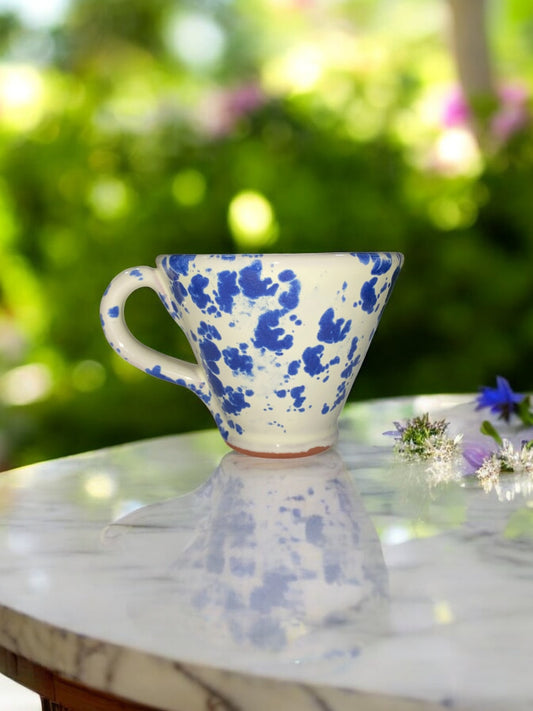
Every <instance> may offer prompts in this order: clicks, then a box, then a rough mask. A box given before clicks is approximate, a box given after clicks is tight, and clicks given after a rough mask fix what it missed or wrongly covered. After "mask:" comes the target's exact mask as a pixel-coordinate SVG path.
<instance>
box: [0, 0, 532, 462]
mask: <svg viewBox="0 0 533 711" xmlns="http://www.w3.org/2000/svg"><path fill="white" fill-rule="evenodd" d="M532 45H533V10H532V8H531V2H530V0H494V1H491V0H486V1H484V0H194V1H193V0H189V1H188V0H105V1H103V0H70V1H69V0H47V2H42V3H41V2H36V1H35V0H0V53H1V57H0V468H4V469H5V468H8V467H14V466H19V465H22V464H26V463H30V462H33V461H36V460H41V459H45V458H50V457H57V456H62V455H66V454H70V453H74V452H80V451H84V450H88V449H92V448H96V447H102V446H105V445H110V444H114V443H119V442H125V441H130V440H134V439H139V438H145V437H152V436H159V435H163V434H167V433H175V432H181V431H185V430H190V429H199V428H205V427H211V426H212V421H211V417H210V415H209V413H208V412H207V410H206V409H205V408H204V406H203V405H202V403H201V402H200V401H199V400H198V399H197V398H196V397H195V396H194V395H192V394H191V393H189V392H188V391H186V390H185V389H183V388H178V387H175V386H172V385H170V384H168V383H165V382H163V381H159V380H156V379H155V378H150V377H149V376H146V375H144V374H143V373H141V372H139V371H138V370H136V369H134V368H133V367H131V366H129V365H127V364H126V363H125V362H124V361H122V360H121V359H120V358H119V357H118V356H116V355H115V354H114V353H113V351H112V350H111V348H110V347H109V346H108V344H107V342H106V341H105V339H104V337H103V335H102V332H101V329H100V323H99V317H98V306H99V301H100V297H101V294H102V292H103V291H104V289H105V287H106V286H107V284H108V282H109V281H110V279H111V278H112V277H113V276H114V275H115V274H116V273H117V272H119V271H121V270H122V269H124V268H127V267H132V266H137V265H140V264H149V265H153V263H154V258H155V256H156V255H157V254H160V253H167V252H235V251H237V252H239V251H241V252H242V251H280V252H281V251H283V252H285V251H294V252H298V251H323V250H328V251H330V250H335V251H336V250H349V251H354V250H399V251H402V252H403V253H404V254H405V256H406V263H405V267H404V270H403V272H402V274H401V276H400V278H399V280H398V282H397V285H396V288H395V292H394V294H393V296H392V299H391V301H390V302H389V305H388V307H387V309H386V311H385V314H384V316H383V319H382V322H381V325H380V328H379V329H378V332H377V335H376V337H375V339H374V342H373V344H372V347H371V349H370V352H369V354H368V357H367V360H366V362H365V365H364V367H363V369H362V371H361V373H360V375H359V377H358V380H357V382H356V385H355V387H354V389H353V392H352V396H351V397H352V398H353V399H363V398H375V397H386V396H394V395H404V394H411V393H415V392H424V393H435V392H464V391H467V392H472V391H475V390H477V388H478V386H480V385H482V384H488V385H492V384H493V381H494V378H495V376H496V374H501V375H504V376H506V377H507V378H509V380H510V381H511V384H512V385H513V386H514V387H515V389H516V390H522V391H523V390H528V389H531V388H532V377H531V362H532V357H533V280H532V277H531V267H532V265H533V140H532V133H531V126H530V120H529V118H530V117H529V108H530V89H531V87H532V86H533V83H532V82H533V52H532V51H531V50H532ZM128 305H129V308H128V322H129V325H130V327H131V329H132V330H133V331H134V333H135V334H136V335H137V336H138V337H139V338H140V339H141V340H144V341H146V342H147V343H149V344H150V345H152V346H153V347H155V348H158V349H160V350H165V351H167V352H170V353H172V354H174V355H178V356H181V357H185V358H190V351H189V347H188V344H187V343H186V341H185V339H184V338H182V337H181V334H180V333H179V330H178V329H177V328H176V327H174V326H173V325H172V322H171V321H170V319H169V317H168V315H167V314H166V313H165V312H164V310H163V309H162V307H161V305H160V303H159V301H158V299H157V297H156V296H155V295H154V294H153V293H152V292H150V291H149V290H146V289H144V290H142V291H140V292H137V293H136V294H134V296H132V297H131V299H130V301H129V302H128Z"/></svg>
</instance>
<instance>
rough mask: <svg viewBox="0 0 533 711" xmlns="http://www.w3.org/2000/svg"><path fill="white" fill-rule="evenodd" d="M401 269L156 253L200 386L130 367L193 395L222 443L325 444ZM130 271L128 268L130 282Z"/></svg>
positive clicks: (165, 298) (329, 260)
mask: <svg viewBox="0 0 533 711" xmlns="http://www.w3.org/2000/svg"><path fill="white" fill-rule="evenodd" d="M402 263H403V257H402V256H401V255H400V254H398V253H388V252H379V253H377V252H368V253H358V252H354V253H351V254H347V253H345V254H343V255H340V254H338V255H335V254H331V255H327V254H326V255H324V254H322V255H321V254H316V255H313V254H308V255H165V256H162V257H159V258H158V260H157V264H158V270H157V274H158V278H159V281H160V282H161V288H159V289H158V293H159V296H160V298H161V301H162V302H163V304H164V306H165V308H166V309H167V310H168V312H169V313H170V315H171V316H172V317H173V319H174V320H175V321H176V322H177V323H178V325H179V326H180V327H181V329H182V330H183V332H184V333H185V334H186V336H187V338H188V340H189V343H190V345H191V347H192V350H193V352H194V355H195V358H196V360H197V363H198V364H199V366H200V369H199V372H200V373H203V381H199V380H198V379H195V378H191V377H182V376H181V375H180V377H176V375H175V374H174V373H172V374H171V373H170V370H169V369H168V368H167V367H166V366H165V361H164V359H161V360H160V361H158V360H157V354H156V352H154V351H152V353H154V356H153V357H152V359H151V360H150V362H149V363H143V364H142V369H143V370H145V372H147V373H150V374H151V375H154V376H156V377H158V378H161V379H163V380H169V381H171V382H175V383H178V384H180V385H185V387H187V388H189V389H190V390H192V391H193V392H195V393H196V394H197V395H199V396H200V397H201V398H202V400H203V401H204V402H205V403H206V405H207V406H208V407H209V409H210V411H211V413H212V415H213V417H214V419H215V422H216V423H217V426H218V428H219V430H220V432H221V434H222V436H223V437H224V439H225V440H226V441H228V443H230V444H231V445H232V446H236V447H242V448H243V449H247V450H250V449H251V450H252V451H256V452H261V451H266V449H265V447H266V445H263V449H261V442H269V441H270V442H272V441H276V442H279V443H280V447H281V449H280V450H279V451H280V452H281V453H283V451H284V450H283V439H284V437H290V436H292V435H291V433H292V432H293V431H294V430H295V429H299V430H301V431H303V432H304V433H306V436H307V437H308V438H309V442H311V441H313V442H314V441H316V440H317V437H318V438H320V437H322V438H323V439H327V440H328V444H331V443H332V442H333V440H334V438H335V435H336V416H337V415H338V413H339V412H340V410H341V408H342V407H343V405H344V403H345V401H346V398H347V397H348V394H349V392H350V389H351V387H352V385H353V382H354V380H355V378H356V376H357V373H358V372H359V369H360V367H361V365H362V362H363V359H364V356H365V354H366V352H367V349H368V346H369V344H370V341H371V339H372V336H373V334H374V332H375V330H376V327H377V324H378V322H379V319H380V317H381V314H382V312H383V309H384V307H385V305H386V303H387V300H388V298H389V296H390V292H391V289H392V287H393V285H394V283H395V281H396V278H397V276H398V273H399V271H400V269H401V266H402ZM142 269H143V268H139V269H133V270H130V271H129V274H130V278H131V279H134V280H135V281H136V282H137V284H138V286H142V285H143V271H142ZM148 286H152V285H151V284H148ZM152 288H154V287H153V286H152ZM104 299H106V302H105V303H106V304H107V308H106V309H105V310H104V309H103V310H102V314H101V317H102V322H103V325H104V331H106V335H107V331H108V330H109V333H110V335H109V337H108V340H110V342H111V341H112V342H118V339H117V338H112V337H111V332H112V331H113V324H114V322H119V321H120V320H121V319H119V318H118V317H119V315H120V313H121V308H120V303H119V300H118V299H116V301H113V294H112V293H111V294H110V293H107V294H106V296H105V297H104ZM104 299H103V303H104ZM126 350H127V349H124V348H123V349H122V352H121V353H120V354H121V356H122V357H124V358H126V359H128V354H127V352H125V351H126ZM147 350H148V349H147ZM170 360H172V359H170ZM173 360H174V361H175V362H176V363H178V364H179V361H177V360H176V359H173ZM130 361H131V362H132V364H134V365H137V366H138V367H141V365H140V364H139V363H137V362H136V361H135V359H134V358H130ZM252 440H253V441H255V442H256V443H257V444H250V442H251V441H252ZM290 446H296V445H290ZM301 447H302V449H301V450H300V451H305V447H306V443H305V442H303V441H302V443H301ZM288 451H290V450H288ZM330 574H331V576H333V577H334V575H335V571H334V568H331V571H330Z"/></svg>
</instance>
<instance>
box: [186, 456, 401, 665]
mask: <svg viewBox="0 0 533 711" xmlns="http://www.w3.org/2000/svg"><path fill="white" fill-rule="evenodd" d="M195 498H196V499H197V500H201V499H204V500H205V501H206V504H208V506H207V505H206V515H205V517H202V518H201V519H200V520H199V521H198V522H197V523H196V527H195V528H196V530H195V532H194V538H193V539H192V540H191V541H190V543H189V545H188V546H187V548H186V549H185V550H184V551H183V552H182V553H181V554H180V555H179V557H177V558H176V559H175V561H174V565H173V577H174V579H175V580H176V582H179V584H180V586H184V587H185V589H186V590H187V594H189V595H190V599H191V602H192V606H193V607H194V608H195V609H196V610H198V612H199V613H200V616H201V619H202V620H203V621H204V624H205V626H206V627H205V628H206V630H208V631H209V630H210V634H211V636H215V635H216V636H218V637H220V638H221V639H227V638H228V635H229V637H230V638H231V639H232V640H233V642H236V643H238V644H239V645H240V646H242V647H243V648H246V647H252V648H260V649H263V650H276V651H278V652H282V651H283V650H285V651H286V653H287V654H288V656H293V655H296V656H299V657H301V658H308V659H311V658H317V657H324V656H326V657H328V656H330V655H333V654H334V653H335V655H336V656H338V657H339V656H350V655H354V654H357V653H358V652H359V650H360V647H361V646H363V645H364V644H366V643H367V642H368V641H370V640H371V639H374V638H375V637H379V636H380V635H381V634H383V632H384V630H385V629H386V628H387V622H388V575H387V570H386V567H385V563H384V560H383V554H382V551H381V545H380V542H379V538H378V535H377V533H376V530H375V528H374V525H373V523H372V521H371V519H370V517H369V516H368V514H367V512H366V510H365V507H364V504H363V501H362V499H361V497H360V496H359V494H358V492H357V490H356V488H355V486H354V484H353V482H352V480H351V478H350V475H349V474H348V472H347V470H346V467H345V465H344V463H343V461H342V459H341V457H340V456H339V455H338V453H337V452H336V451H335V450H330V451H328V452H324V453H322V454H318V455H316V456H314V457H309V458H306V459H300V460H292V461H291V460H288V461H286V462H285V463H281V462H272V461H267V460H264V459H257V458H252V457H244V456H242V455H241V454H238V453H235V452H232V453H230V454H227V455H226V456H225V457H224V458H223V459H222V461H221V463H220V465H219V467H218V469H217V470H216V472H215V473H214V474H213V476H212V477H211V478H210V479H209V481H208V482H206V484H205V485H204V486H203V487H202V488H201V489H199V490H197V491H196V492H195ZM176 519H177V517H176ZM208 633H209V632H208Z"/></svg>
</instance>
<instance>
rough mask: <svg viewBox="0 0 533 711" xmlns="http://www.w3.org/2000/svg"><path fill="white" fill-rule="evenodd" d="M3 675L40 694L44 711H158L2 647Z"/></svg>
mask: <svg viewBox="0 0 533 711" xmlns="http://www.w3.org/2000/svg"><path fill="white" fill-rule="evenodd" d="M0 673H1V674H4V675H5V676H8V677H10V678H11V679H13V681H16V682H17V683H19V684H22V686H25V687H26V688H27V689H31V691H34V692H35V693H36V694H39V696H40V697H41V705H42V711H157V709H155V708H152V707H148V706H141V705H139V704H135V703H131V702H129V701H125V700H124V699H119V698H117V697H115V696H112V695H109V694H104V693H102V692H99V691H93V690H92V689H89V688H88V687H86V686H83V685H81V684H77V683H75V682H72V681H69V680H68V679H65V678H63V677H62V676H60V675H59V674H56V673H55V672H52V671H50V670H49V669H46V668H45V667H42V666H40V665H38V664H34V663H33V662H31V661H29V660H28V659H26V658H25V657H21V656H20V655H18V654H14V653H13V652H10V651H8V650H7V649H2V648H1V647H0Z"/></svg>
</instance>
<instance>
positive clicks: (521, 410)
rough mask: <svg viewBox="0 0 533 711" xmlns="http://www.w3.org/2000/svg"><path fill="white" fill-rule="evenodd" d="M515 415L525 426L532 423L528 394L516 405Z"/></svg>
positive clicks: (532, 416) (532, 415)
mask: <svg viewBox="0 0 533 711" xmlns="http://www.w3.org/2000/svg"><path fill="white" fill-rule="evenodd" d="M516 412H517V415H518V417H519V418H520V419H521V420H522V422H523V423H524V425H526V426H527V427H529V426H531V425H533V412H531V407H530V401H529V396H528V395H526V397H525V398H524V399H523V400H521V401H520V402H519V403H518V406H517V411H516Z"/></svg>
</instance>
